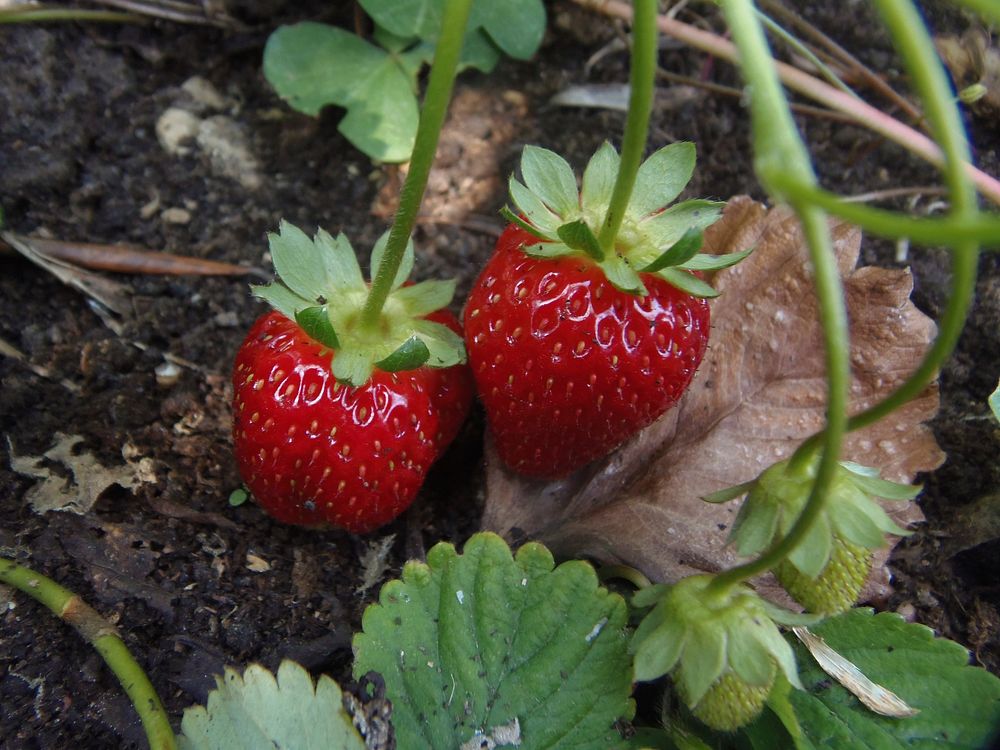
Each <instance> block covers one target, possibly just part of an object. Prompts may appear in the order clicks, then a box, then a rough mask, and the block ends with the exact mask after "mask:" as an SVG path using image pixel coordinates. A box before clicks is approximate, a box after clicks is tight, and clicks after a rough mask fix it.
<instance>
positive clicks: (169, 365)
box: [153, 362, 181, 388]
mask: <svg viewBox="0 0 1000 750" xmlns="http://www.w3.org/2000/svg"><path fill="white" fill-rule="evenodd" d="M153 372H154V373H155V374H156V384H157V385H158V386H160V387H161V388H170V387H171V386H174V385H176V384H177V381H178V380H180V377H181V368H179V367H178V366H177V365H175V364H174V363H173V362H163V363H162V364H160V365H158V366H157V368H156V369H155V370H154V371H153Z"/></svg>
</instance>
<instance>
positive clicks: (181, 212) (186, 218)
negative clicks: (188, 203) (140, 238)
mask: <svg viewBox="0 0 1000 750" xmlns="http://www.w3.org/2000/svg"><path fill="white" fill-rule="evenodd" d="M160 218H161V219H162V220H163V221H165V222H166V223H167V224H188V223H190V221H191V212H190V211H188V210H187V209H184V208H168V209H165V210H164V211H163V213H161V214H160Z"/></svg>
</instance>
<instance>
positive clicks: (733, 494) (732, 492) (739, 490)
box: [701, 481, 754, 503]
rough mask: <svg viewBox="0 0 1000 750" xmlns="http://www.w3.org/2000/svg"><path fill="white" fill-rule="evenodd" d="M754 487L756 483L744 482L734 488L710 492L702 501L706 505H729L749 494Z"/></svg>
mask: <svg viewBox="0 0 1000 750" xmlns="http://www.w3.org/2000/svg"><path fill="white" fill-rule="evenodd" d="M753 486H754V482H752V481H750V482H744V483H743V484H734V485H733V486H732V487H725V488H724V489H721V490H717V491H715V492H710V493H709V494H707V495H705V496H703V497H702V498H701V499H702V500H703V501H705V502H706V503H728V502H729V501H730V500H735V499H736V498H738V497H740V496H741V495H745V494H747V493H748V492H749V491H750V490H751V489H752V488H753Z"/></svg>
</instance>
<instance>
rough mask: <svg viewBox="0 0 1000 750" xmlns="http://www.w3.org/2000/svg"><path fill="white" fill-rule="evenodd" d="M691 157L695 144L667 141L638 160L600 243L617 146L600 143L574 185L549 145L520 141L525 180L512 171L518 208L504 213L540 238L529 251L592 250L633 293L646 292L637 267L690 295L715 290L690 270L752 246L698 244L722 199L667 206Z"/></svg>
mask: <svg viewBox="0 0 1000 750" xmlns="http://www.w3.org/2000/svg"><path fill="white" fill-rule="evenodd" d="M694 163H695V148H694V145H693V144H691V143H686V142H679V143H672V144H670V145H669V146H665V147H663V148H661V149H660V150H659V151H657V152H656V153H654V154H653V155H652V156H650V157H649V158H648V159H646V161H645V162H643V164H642V166H641V167H639V172H638V174H637V176H636V181H635V186H634V188H633V191H632V196H631V199H630V200H629V202H628V206H627V208H626V209H625V216H624V219H623V221H622V225H621V228H620V229H619V231H618V234H617V236H616V237H615V239H614V243H613V247H612V248H602V246H601V243H600V242H598V239H597V237H598V233H599V229H600V227H601V225H602V223H603V221H604V218H605V216H606V215H607V213H608V209H609V207H610V204H611V198H612V193H613V191H614V186H615V180H616V178H617V176H618V170H619V165H620V158H619V155H618V152H617V151H615V149H614V147H613V146H612V145H611V144H610V143H604V145H603V146H601V147H600V148H599V149H598V150H597V153H595V154H594V155H593V157H591V159H590V162H589V163H588V164H587V168H586V170H585V171H584V173H583V180H582V183H581V186H580V188H579V189H578V188H577V181H576V176H575V175H574V174H573V170H572V168H571V167H570V166H569V164H568V163H567V162H566V160H565V159H563V158H562V157H561V156H559V155H558V154H556V153H553V152H552V151H549V150H547V149H544V148H539V147H537V146H526V147H525V149H524V152H523V154H522V155H521V177H522V178H523V182H521V181H519V180H517V179H516V178H515V177H511V178H510V196H511V200H512V201H513V203H514V205H515V207H516V208H517V212H515V211H512V210H510V209H505V210H504V215H505V216H506V217H507V219H508V220H510V221H512V222H514V223H515V224H517V225H519V226H520V227H521V228H522V229H525V230H526V231H528V232H530V233H531V234H533V235H534V236H536V237H538V239H539V240H542V242H540V243H538V244H535V245H528V246H525V248H524V251H525V252H526V253H528V254H529V255H532V256H535V257H541V258H557V257H562V256H571V255H576V256H581V257H587V258H590V259H591V260H592V261H594V262H595V263H597V264H598V265H599V266H600V267H601V269H602V270H603V271H604V273H605V275H606V276H607V277H608V280H609V281H610V282H611V283H612V284H614V285H615V286H616V287H617V288H618V289H621V290H622V291H625V292H629V293H631V294H638V295H645V294H646V293H647V291H646V287H645V285H644V284H643V283H642V279H641V277H640V275H639V274H640V273H649V274H654V275H657V276H659V277H660V278H662V279H664V280H665V281H667V282H668V283H670V284H672V285H673V286H675V287H677V288H679V289H681V290H682V291H685V292H687V293H688V294H691V295H693V296H696V297H715V296H716V295H717V292H716V291H715V290H714V289H713V288H712V287H711V286H709V285H708V284H707V283H705V282H704V281H702V280H701V279H700V278H699V277H698V276H696V275H695V274H694V273H692V272H693V271H714V270H718V269H720V268H726V267H727V266H731V265H734V264H736V263H739V262H740V261H741V260H743V259H744V258H745V257H746V256H747V255H749V254H750V251H749V250H746V251H742V252H738V253H729V254H726V255H707V254H704V253H700V252H699V250H700V249H701V245H702V240H703V232H704V230H705V229H707V228H708V227H709V226H711V225H712V224H714V223H715V222H716V221H717V220H718V218H719V217H720V216H721V215H722V206H723V205H724V204H723V203H721V202H718V201H709V200H700V199H698V200H688V201H682V202H681V203H677V204H675V205H673V206H669V204H670V203H671V202H672V201H673V200H674V199H675V198H676V197H677V196H678V195H680V193H681V191H682V190H683V189H684V187H685V186H686V185H687V183H688V182H689V181H690V179H691V174H692V173H693V172H694ZM668 206H669V208H668Z"/></svg>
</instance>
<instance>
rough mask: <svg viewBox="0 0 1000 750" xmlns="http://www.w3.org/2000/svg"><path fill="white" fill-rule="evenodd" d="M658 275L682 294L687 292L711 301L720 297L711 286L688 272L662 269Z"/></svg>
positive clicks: (676, 269)
mask: <svg viewBox="0 0 1000 750" xmlns="http://www.w3.org/2000/svg"><path fill="white" fill-rule="evenodd" d="M656 275H657V276H659V277H660V278H661V279H663V280H664V281H666V282H667V283H668V284H670V285H671V286H675V287H677V288H678V289H680V290H681V291H682V292H687V293H688V294H690V295H691V296H692V297H704V298H706V299H711V298H712V297H718V296H719V293H718V292H717V291H715V289H713V288H712V287H711V286H710V285H709V284H707V283H705V282H704V281H702V280H701V279H699V278H698V277H697V276H695V275H694V274H691V273H688V272H687V271H681V270H680V269H678V268H661V269H660V270H659V271H657V272H656Z"/></svg>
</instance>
